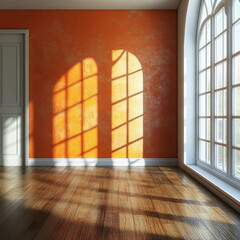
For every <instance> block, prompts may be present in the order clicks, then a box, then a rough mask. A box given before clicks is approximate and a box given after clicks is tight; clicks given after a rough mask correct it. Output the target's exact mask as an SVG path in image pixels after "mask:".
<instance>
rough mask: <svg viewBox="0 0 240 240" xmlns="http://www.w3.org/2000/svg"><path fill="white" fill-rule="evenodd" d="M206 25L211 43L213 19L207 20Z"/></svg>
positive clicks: (208, 39)
mask: <svg viewBox="0 0 240 240" xmlns="http://www.w3.org/2000/svg"><path fill="white" fill-rule="evenodd" d="M206 26H207V28H206V35H207V43H209V42H210V40H211V19H209V20H208V21H207V23H206Z"/></svg>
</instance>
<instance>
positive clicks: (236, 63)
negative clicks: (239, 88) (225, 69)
mask: <svg viewBox="0 0 240 240" xmlns="http://www.w3.org/2000/svg"><path fill="white" fill-rule="evenodd" d="M238 83H240V55H238V56H236V57H235V58H233V84H238Z"/></svg>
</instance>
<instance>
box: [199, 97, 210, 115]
mask: <svg viewBox="0 0 240 240" xmlns="http://www.w3.org/2000/svg"><path fill="white" fill-rule="evenodd" d="M199 114H200V116H203V117H204V116H210V94H204V95H202V96H200V97H199Z"/></svg>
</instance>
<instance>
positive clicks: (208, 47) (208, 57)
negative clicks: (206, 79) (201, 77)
mask: <svg viewBox="0 0 240 240" xmlns="http://www.w3.org/2000/svg"><path fill="white" fill-rule="evenodd" d="M206 57H207V67H209V66H210V64H211V48H210V44H208V45H207V56H206Z"/></svg>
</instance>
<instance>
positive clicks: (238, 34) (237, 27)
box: [233, 21, 240, 54]
mask: <svg viewBox="0 0 240 240" xmlns="http://www.w3.org/2000/svg"><path fill="white" fill-rule="evenodd" d="M239 38H240V21H238V22H237V23H236V24H234V25H233V54H234V53H236V52H238V51H240V40H239Z"/></svg>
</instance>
